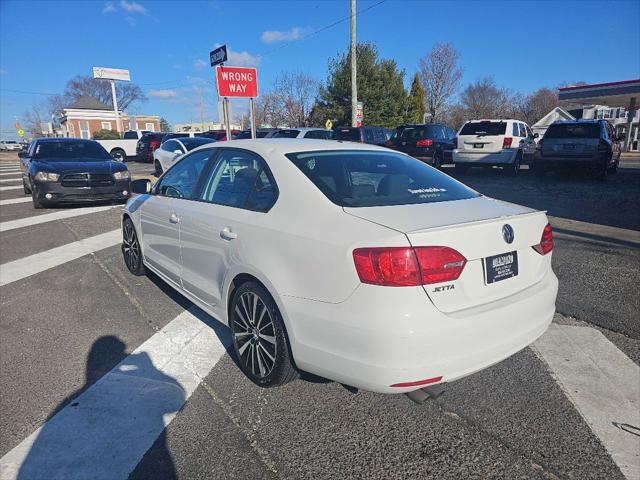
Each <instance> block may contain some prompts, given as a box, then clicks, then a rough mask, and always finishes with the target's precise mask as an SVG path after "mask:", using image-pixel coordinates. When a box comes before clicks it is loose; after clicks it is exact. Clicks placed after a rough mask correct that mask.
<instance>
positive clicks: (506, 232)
mask: <svg viewBox="0 0 640 480" xmlns="http://www.w3.org/2000/svg"><path fill="white" fill-rule="evenodd" d="M513 237H514V233H513V228H512V227H511V225H509V224H508V223H506V224H505V225H503V226H502V238H504V241H505V242H507V243H511V242H513Z"/></svg>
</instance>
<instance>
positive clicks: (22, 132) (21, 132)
mask: <svg viewBox="0 0 640 480" xmlns="http://www.w3.org/2000/svg"><path fill="white" fill-rule="evenodd" d="M18 135H20V136H21V137H24V130H22V129H20V130H18Z"/></svg>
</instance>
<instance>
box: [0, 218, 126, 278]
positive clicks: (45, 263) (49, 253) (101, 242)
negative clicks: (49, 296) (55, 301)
mask: <svg viewBox="0 0 640 480" xmlns="http://www.w3.org/2000/svg"><path fill="white" fill-rule="evenodd" d="M121 241H122V237H121V233H120V229H117V230H111V231H110V232H107V233H102V234H100V235H96V236H95V237H89V238H85V239H82V240H78V241H77V242H73V243H68V244H66V245H62V246H61V247H56V248H52V249H51V250H46V251H44V252H40V253H36V254H33V255H30V256H28V257H24V258H20V259H18V260H14V261H12V262H8V263H3V264H2V265H0V286H3V285H7V284H9V283H13V282H16V281H18V280H22V279H23V278H27V277H30V276H31V275H35V274H36V273H40V272H44V271H45V270H49V269H50V268H54V267H57V266H59V265H62V264H64V263H67V262H70V261H72V260H75V259H77V258H80V257H83V256H85V255H89V254H90V253H94V252H97V251H99V250H103V249H105V248H108V247H112V246H113V245H117V244H119V243H120V242H121Z"/></svg>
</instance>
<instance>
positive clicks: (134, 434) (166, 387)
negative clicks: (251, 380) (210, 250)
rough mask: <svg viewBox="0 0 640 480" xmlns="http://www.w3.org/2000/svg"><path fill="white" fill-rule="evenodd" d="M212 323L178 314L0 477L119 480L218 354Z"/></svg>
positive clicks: (18, 450)
mask: <svg viewBox="0 0 640 480" xmlns="http://www.w3.org/2000/svg"><path fill="white" fill-rule="evenodd" d="M205 322H206V323H205ZM208 323H209V324H214V325H211V326H210V325H208ZM215 323H217V322H216V320H213V319H211V317H208V316H207V315H205V314H204V313H202V312H201V311H199V310H197V309H195V308H193V309H190V310H188V311H185V312H183V313H182V314H180V315H179V316H178V317H176V318H175V319H174V320H172V321H171V322H170V323H169V324H167V325H166V326H165V327H164V328H163V329H162V330H160V331H159V332H158V333H156V334H155V335H153V336H152V337H151V338H150V339H149V340H147V341H146V342H144V343H143V344H142V345H140V347H138V348H137V349H136V350H135V351H134V352H133V353H132V354H131V355H129V356H128V357H127V358H125V359H124V360H123V361H122V362H120V363H119V364H118V365H117V366H116V367H115V368H114V369H113V370H111V371H110V372H109V373H107V374H106V375H105V376H104V377H102V378H101V379H100V380H98V382H96V383H95V384H94V385H93V386H91V387H90V388H89V389H88V390H86V391H85V392H84V393H82V394H81V395H80V396H78V397H77V398H76V399H75V400H74V401H73V403H71V404H70V405H67V406H66V407H65V408H63V409H62V410H61V411H60V412H58V413H57V414H56V415H55V416H54V417H53V418H51V419H50V420H49V421H47V422H46V423H45V424H44V425H43V426H42V427H40V428H39V429H38V430H36V431H35V432H33V433H32V434H31V435H30V436H29V437H27V438H26V439H25V440H24V441H22V443H20V444H19V445H18V446H16V447H15V448H14V449H13V450H11V451H10V452H9V453H7V454H6V455H5V456H4V457H2V459H0V477H1V478H2V479H3V480H13V479H16V478H21V479H43V478H46V479H48V480H56V479H65V480H66V479H87V478H92V479H105V480H106V479H109V480H113V479H123V480H124V479H126V478H127V477H128V476H129V474H130V473H131V472H132V471H133V470H134V468H135V467H136V465H137V464H138V463H139V462H140V460H141V459H142V457H143V455H144V454H145V452H146V451H147V450H148V449H149V448H151V446H152V445H153V442H154V441H155V440H156V439H157V438H158V436H159V435H160V434H161V433H162V431H163V430H164V428H165V427H166V426H167V425H169V423H171V421H172V420H173V419H174V418H175V416H176V414H177V412H178V411H179V410H180V409H181V408H182V406H183V405H184V404H185V402H186V401H187V399H188V398H189V397H190V396H191V394H192V393H193V392H194V391H195V389H196V388H197V387H198V385H199V384H200V383H201V382H202V380H203V379H204V378H205V377H206V376H207V375H208V374H209V372H210V371H211V369H212V368H213V367H214V366H215V365H216V363H218V361H219V360H220V359H221V358H222V356H223V355H224V354H225V352H226V349H225V343H228V342H229V340H228V337H227V336H226V332H225V331H224V327H223V326H221V325H220V326H219V328H218V326H217V325H215ZM214 328H215V329H216V330H218V331H220V332H223V333H222V334H221V337H222V338H223V339H224V340H223V341H224V343H223V341H221V340H220V338H219V337H218V335H217V334H216V332H215V330H214ZM88 368H90V367H89V366H88Z"/></svg>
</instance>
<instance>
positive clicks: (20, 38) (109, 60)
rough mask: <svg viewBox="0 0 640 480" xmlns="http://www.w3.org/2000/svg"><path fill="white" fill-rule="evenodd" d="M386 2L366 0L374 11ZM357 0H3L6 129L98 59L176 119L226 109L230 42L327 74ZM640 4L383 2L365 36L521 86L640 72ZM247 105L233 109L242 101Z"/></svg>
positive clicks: (261, 65) (270, 65)
mask: <svg viewBox="0 0 640 480" xmlns="http://www.w3.org/2000/svg"><path fill="white" fill-rule="evenodd" d="M379 1H380V0H358V10H359V11H361V10H365V9H367V8H368V7H371V6H373V5H374V4H376V3H378V2H379ZM348 15H349V1H348V0H298V1H277V0H274V1H267V0H264V1H239V0H238V1H231V0H229V1H223V0H218V1H216V0H214V1H189V0H185V1H181V2H170V1H150V0H149V1H148V0H135V1H134V0H112V1H95V2H94V1H80V0H78V1H34V2H30V1H16V0H0V88H1V89H2V90H0V130H2V137H3V138H5V137H6V138H13V137H14V136H13V134H12V133H11V131H12V129H13V123H14V116H16V115H17V116H18V117H19V116H20V115H21V114H22V113H23V112H24V111H25V110H26V109H27V108H28V107H29V106H30V105H31V104H33V103H35V102H39V101H44V100H46V98H47V97H46V95H37V94H32V93H31V94H22V93H16V92H11V91H7V90H22V91H28V92H43V93H58V92H62V90H63V89H64V86H65V84H66V82H67V80H68V79H70V78H72V77H73V76H75V75H90V74H91V67H92V66H104V67H117V68H127V69H129V70H130V71H131V77H132V80H133V81H134V82H136V83H138V84H139V85H140V86H141V87H142V88H143V89H144V91H145V92H146V93H147V95H148V96H149V101H148V102H146V103H144V104H141V105H138V106H136V107H134V108H130V109H129V113H134V114H135V113H138V114H157V115H161V116H164V117H165V118H167V119H168V120H169V121H170V122H171V123H181V122H187V121H190V120H193V121H199V118H200V113H199V110H200V109H199V106H198V104H199V101H198V97H199V93H198V89H200V91H202V92H203V93H202V95H203V100H204V102H205V104H206V111H205V115H206V117H207V118H209V119H213V120H215V119H217V109H216V107H215V100H216V97H215V85H214V83H213V70H212V69H211V67H209V66H208V64H207V63H206V61H207V59H208V52H209V50H211V48H212V47H213V46H215V45H217V44H219V43H226V44H227V45H228V46H229V48H230V50H231V52H232V55H231V62H230V63H229V64H236V65H251V66H257V67H258V69H259V70H258V77H259V84H260V88H261V90H262V91H264V90H266V89H268V88H269V86H270V84H271V83H272V81H273V79H274V78H275V76H276V75H277V74H278V73H279V72H281V71H283V70H289V71H291V70H293V71H295V70H301V71H304V72H307V73H309V74H310V75H312V76H314V77H316V78H317V79H319V80H325V79H326V75H327V62H328V60H329V59H330V58H331V57H334V56H335V55H336V54H338V53H339V52H342V51H344V50H345V49H346V48H348V42H349V22H348V21H344V22H342V23H339V24H337V25H335V26H333V27H331V28H328V29H326V30H324V31H321V32H319V33H316V34H312V35H310V36H309V34H310V33H312V32H314V31H316V30H318V29H321V28H322V27H325V26H327V25H330V24H332V23H334V22H336V21H338V20H340V19H343V18H345V17H348ZM638 18H640V2H639V1H638V0H630V1H618V2H614V1H580V2H562V1H523V2H499V1H495V2H492V1H488V0H487V1H445V2H443V1H427V0H415V1H401V0H386V1H384V2H383V3H382V4H380V5H377V6H375V7H374V8H371V9H369V10H368V11H366V12H364V13H363V14H362V15H360V16H359V18H358V40H359V41H369V42H372V43H374V44H375V45H376V46H377V47H378V50H379V52H380V56H381V57H384V58H393V59H395V60H396V61H397V62H398V65H399V66H400V68H402V69H404V70H405V71H406V78H405V83H406V84H407V85H409V84H410V81H411V77H412V76H413V73H414V72H415V70H416V66H417V61H418V58H419V57H421V56H423V55H424V54H426V53H427V52H428V51H429V50H430V49H431V47H432V46H433V44H434V43H436V42H451V43H453V44H454V46H455V47H456V48H457V49H458V50H459V51H460V54H461V58H460V65H461V66H462V67H463V69H464V77H463V81H462V86H464V85H465V84H467V83H469V82H472V81H474V80H476V79H478V78H480V77H483V76H487V75H492V76H493V77H494V78H495V80H496V82H497V83H498V84H499V85H502V86H505V87H508V88H510V89H512V90H514V91H519V92H522V93H528V92H531V91H533V90H535V89H537V88H540V87H543V86H549V87H555V86H557V85H558V84H560V83H562V82H575V81H579V80H582V81H586V82H589V83H598V82H607V81H617V80H626V79H631V78H638V77H640V24H639V22H638V21H637V20H638ZM243 107H244V103H242V104H239V105H238V106H237V107H236V112H238V111H239V110H240V109H241V108H243Z"/></svg>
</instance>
